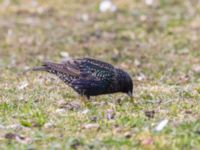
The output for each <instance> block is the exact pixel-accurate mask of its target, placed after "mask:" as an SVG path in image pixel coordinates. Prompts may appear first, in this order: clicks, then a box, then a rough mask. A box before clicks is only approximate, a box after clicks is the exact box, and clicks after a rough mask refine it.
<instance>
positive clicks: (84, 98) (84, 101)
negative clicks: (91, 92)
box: [81, 95, 90, 106]
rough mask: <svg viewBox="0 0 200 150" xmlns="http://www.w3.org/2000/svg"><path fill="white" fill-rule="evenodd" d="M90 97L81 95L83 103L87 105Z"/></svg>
mask: <svg viewBox="0 0 200 150" xmlns="http://www.w3.org/2000/svg"><path fill="white" fill-rule="evenodd" d="M89 98H90V97H88V96H84V95H81V101H82V102H83V104H84V105H85V106H89V104H90V103H89V101H88V100H89Z"/></svg>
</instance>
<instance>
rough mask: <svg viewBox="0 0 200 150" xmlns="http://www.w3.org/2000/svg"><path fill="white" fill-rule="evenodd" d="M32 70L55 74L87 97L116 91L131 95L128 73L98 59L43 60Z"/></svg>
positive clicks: (131, 86) (131, 85) (130, 82)
mask: <svg viewBox="0 0 200 150" xmlns="http://www.w3.org/2000/svg"><path fill="white" fill-rule="evenodd" d="M33 70H35V71H38V70H39V71H47V72H50V73H52V74H55V75H56V76H58V77H59V78H60V79H61V80H63V81H64V82H65V83H66V84H68V85H69V86H70V87H71V88H73V89H74V90H75V91H76V92H77V93H79V94H80V95H82V96H86V97H87V98H90V96H96V95H101V94H110V93H116V92H123V93H127V94H129V96H131V95H132V90H133V83H132V79H131V77H130V76H129V75H128V73H126V72H125V71H123V70H121V69H118V68H115V67H114V66H112V65H110V64H108V63H105V62H102V61H99V60H95V59H91V58H81V59H73V60H68V61H66V62H63V63H52V62H45V63H44V64H43V66H41V67H36V68H33Z"/></svg>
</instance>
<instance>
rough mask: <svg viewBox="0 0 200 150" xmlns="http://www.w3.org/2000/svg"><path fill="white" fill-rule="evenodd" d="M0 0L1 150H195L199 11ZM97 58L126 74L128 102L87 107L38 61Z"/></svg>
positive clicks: (108, 98)
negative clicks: (130, 86)
mask: <svg viewBox="0 0 200 150" xmlns="http://www.w3.org/2000/svg"><path fill="white" fill-rule="evenodd" d="M99 3H100V0H98V1H94V0H76V1H75V0H48V1H45V0H38V1H36V0H35V1H34V0H32V1H27V0H0V35H1V36H0V149H185V150H189V149H193V150H198V149H200V36H199V35H200V2H199V1H198V0H166V1H165V0H160V1H159V0H155V3H154V4H153V6H148V5H146V4H145V2H144V1H138V0H134V1H133V0H123V1H122V0H115V1H114V0H113V3H114V4H115V5H116V6H117V11H116V12H113V13H112V12H106V13H101V12H99V9H98V7H99ZM68 55H69V56H70V57H75V58H78V57H86V56H87V57H88V56H89V57H93V58H98V59H101V60H104V61H107V62H110V63H112V64H113V65H115V66H118V67H120V68H123V69H125V70H127V71H128V72H129V73H130V74H131V76H132V78H133V80H134V85H135V86H134V101H131V100H130V99H129V98H128V97H127V96H126V95H123V94H114V95H104V96H99V97H94V98H92V100H91V102H90V105H88V106H84V105H83V103H82V102H81V100H80V98H79V97H78V96H77V95H76V93H75V92H74V91H72V89H70V88H69V87H68V86H66V85H65V84H64V83H62V82H61V81H60V80H59V79H57V78H56V77H54V76H53V75H50V74H47V73H43V72H27V73H24V71H25V70H26V69H28V68H31V67H33V66H37V65H40V64H41V62H42V61H43V60H52V61H60V60H62V59H65V57H68Z"/></svg>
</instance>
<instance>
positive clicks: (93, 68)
mask: <svg viewBox="0 0 200 150" xmlns="http://www.w3.org/2000/svg"><path fill="white" fill-rule="evenodd" d="M75 64H77V66H78V68H79V70H80V72H81V74H82V76H83V78H84V76H85V77H87V78H94V79H97V80H104V81H107V82H108V83H109V82H111V81H113V79H114V77H115V69H114V67H113V66H112V65H110V64H108V63H105V62H102V61H99V60H95V59H91V58H83V59H76V60H75Z"/></svg>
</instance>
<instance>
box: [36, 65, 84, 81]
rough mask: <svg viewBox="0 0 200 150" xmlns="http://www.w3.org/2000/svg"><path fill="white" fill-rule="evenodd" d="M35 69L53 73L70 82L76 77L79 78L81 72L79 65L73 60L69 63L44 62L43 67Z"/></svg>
mask: <svg viewBox="0 0 200 150" xmlns="http://www.w3.org/2000/svg"><path fill="white" fill-rule="evenodd" d="M38 68H39V69H37V68H36V69H35V70H44V71H47V72H50V73H52V74H55V75H57V76H58V77H59V78H60V79H61V80H63V81H64V82H66V83H68V84H70V83H71V82H72V81H73V80H74V79H78V78H79V77H80V75H81V72H80V70H79V68H77V66H75V65H74V63H73V61H68V62H67V63H53V62H44V63H43V66H42V67H38Z"/></svg>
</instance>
